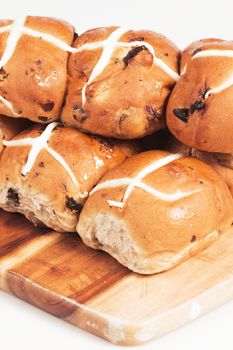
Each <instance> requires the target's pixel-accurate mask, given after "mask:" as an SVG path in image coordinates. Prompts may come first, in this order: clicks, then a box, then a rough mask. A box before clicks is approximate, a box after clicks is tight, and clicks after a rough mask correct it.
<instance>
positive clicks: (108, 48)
mask: <svg viewBox="0 0 233 350" xmlns="http://www.w3.org/2000/svg"><path fill="white" fill-rule="evenodd" d="M128 31H130V29H129V28H123V27H119V28H117V29H116V30H114V31H113V32H112V33H111V34H110V35H109V37H108V38H107V39H106V40H103V41H98V42H95V43H86V44H84V45H82V46H80V47H78V48H77V49H76V52H82V51H85V50H95V49H97V48H101V47H102V48H103V51H102V54H101V55H100V58H99V60H98V62H97V64H96V65H95V67H94V69H93V71H92V73H91V75H90V77H89V79H88V81H87V82H86V83H85V84H84V86H83V88H82V107H84V105H85V102H86V88H87V86H88V85H90V84H91V83H92V82H93V81H94V79H95V78H96V77H97V76H99V75H100V74H101V73H102V72H103V70H104V68H105V67H106V66H107V65H108V63H109V60H110V59H111V56H112V54H113V51H114V50H115V48H116V47H117V46H118V47H128V48H132V47H139V46H144V47H146V48H147V50H148V51H149V52H150V53H151V55H152V56H153V64H156V65H157V66H158V67H160V68H161V69H162V70H163V71H164V72H165V73H166V74H167V75H169V76H170V77H171V78H172V79H173V80H175V81H177V80H178V79H179V77H180V76H179V74H177V73H176V72H175V71H174V70H173V69H171V68H170V67H169V66H168V65H167V64H166V63H165V62H163V61H162V60H161V59H160V58H158V57H156V55H155V50H154V48H153V46H152V45H151V44H149V43H148V42H146V41H132V42H130V43H128V42H119V41H118V40H119V39H120V38H121V36H122V35H123V34H125V33H127V32H128Z"/></svg>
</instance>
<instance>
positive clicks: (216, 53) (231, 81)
mask: <svg viewBox="0 0 233 350" xmlns="http://www.w3.org/2000/svg"><path fill="white" fill-rule="evenodd" d="M200 57H230V58H233V50H216V49H213V50H203V51H199V52H197V53H196V54H195V55H193V56H192V58H191V59H192V60H193V59H197V58H200ZM186 70H187V64H186V65H185V67H184V69H183V70H182V72H181V75H184V74H185V73H186ZM232 85H233V73H232V74H231V75H230V77H229V78H228V79H227V80H226V81H225V82H223V83H222V84H221V85H219V86H217V87H215V88H213V89H210V90H208V91H207V92H206V94H205V99H206V98H208V97H209V96H210V95H212V94H218V93H219V92H222V91H223V90H225V89H227V88H229V87H231V86H232Z"/></svg>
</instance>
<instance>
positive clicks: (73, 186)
mask: <svg viewBox="0 0 233 350" xmlns="http://www.w3.org/2000/svg"><path fill="white" fill-rule="evenodd" d="M4 145H5V146H6V148H5V149H4V151H3V155H2V158H1V162H0V206H1V207H2V208H3V209H4V210H7V211H12V212H19V213H22V214H24V215H25V216H26V217H27V218H28V219H29V220H30V221H32V222H34V223H35V224H44V225H46V226H48V227H51V228H53V229H55V230H57V231H61V232H62V231H70V232H71V231H75V227H76V224H77V221H78V215H79V212H80V210H81V208H82V205H83V203H84V201H85V199H86V197H87V196H88V193H89V191H90V190H91V189H92V188H93V186H94V185H95V184H96V183H97V182H98V181H99V180H100V178H101V177H102V176H103V175H104V174H105V172H106V171H107V170H109V169H111V168H112V167H114V166H116V165H118V164H119V163H120V162H122V161H123V160H124V159H125V158H126V156H127V155H129V153H130V152H131V154H132V152H133V149H132V148H131V151H130V149H129V148H127V152H126V151H125V146H124V147H121V146H120V145H115V144H114V143H113V142H111V141H106V140H104V139H101V138H97V137H91V136H88V135H85V134H82V133H81V132H79V131H78V130H76V129H72V128H65V127H63V126H61V125H60V124H58V123H55V122H54V123H51V124H49V125H47V126H44V125H36V126H33V127H31V128H30V129H28V130H26V131H24V132H22V133H21V134H19V135H17V136H16V137H15V138H14V139H13V140H11V141H8V142H7V141H4Z"/></svg>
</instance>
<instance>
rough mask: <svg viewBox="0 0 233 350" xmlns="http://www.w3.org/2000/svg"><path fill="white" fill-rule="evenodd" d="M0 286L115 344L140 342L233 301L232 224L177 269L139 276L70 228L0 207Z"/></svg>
mask: <svg viewBox="0 0 233 350" xmlns="http://www.w3.org/2000/svg"><path fill="white" fill-rule="evenodd" d="M0 287H1V288H2V289H4V290H5V291H7V292H10V293H11V294H14V295H15V296H17V297H18V298H20V299H23V300H25V301H27V302H28V303H31V304H33V305H35V306H37V307H39V308H41V309H43V310H45V311H47V312H49V313H50V314H52V315H55V316H57V317H60V318H63V319H64V320H65V321H67V322H70V323H72V324H73V325H75V326H77V327H80V328H83V329H85V330H87V331H88V332H91V333H94V334H96V335H97V336H100V337H102V338H105V339H107V340H109V341H111V342H113V343H117V344H127V345H129V344H139V343H143V342H145V341H148V340H150V339H152V338H156V337H159V336H161V335H163V334H165V333H167V332H169V331H171V330H173V329H175V328H177V327H179V326H181V325H183V324H185V323H187V322H189V321H191V320H193V319H194V318H196V317H198V316H200V315H202V314H204V313H206V312H207V311H209V310H211V309H213V308H215V307H217V306H219V305H220V304H222V303H224V302H226V301H228V300H230V299H232V297H233V229H232V230H230V231H229V232H227V233H226V234H225V235H223V236H222V237H221V238H220V239H219V240H218V241H217V242H216V243H215V244H214V245H213V246H211V247H210V248H208V249H206V250H204V251H203V252H201V253H200V254H198V255H197V256H195V257H193V258H191V259H189V260H188V261H186V262H185V263H183V264H181V265H180V266H178V267H177V268H175V269H173V270H171V271H168V272H165V273H161V274H159V275H153V276H141V275H137V274H135V273H132V272H130V271H129V270H128V269H126V268H124V267H123V266H121V265H120V264H118V263H117V262H116V261H115V260H114V259H113V258H111V257H110V256H109V255H108V254H105V253H103V252H100V251H95V250H92V249H90V248H88V247H86V246H85V245H84V244H83V243H82V242H81V240H80V239H79V237H78V235H76V234H58V233H55V232H54V231H51V230H48V229H41V228H40V229H39V228H35V227H34V226H33V225H32V224H30V223H29V222H28V221H26V220H25V219H24V218H23V217H22V216H20V215H18V214H10V213H4V212H2V211H0ZM22 312H23V309H22Z"/></svg>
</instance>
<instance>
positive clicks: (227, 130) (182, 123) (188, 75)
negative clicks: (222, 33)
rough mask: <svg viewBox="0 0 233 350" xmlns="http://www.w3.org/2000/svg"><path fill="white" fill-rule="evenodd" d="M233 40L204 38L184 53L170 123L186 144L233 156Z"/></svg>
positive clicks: (168, 117)
mask: <svg viewBox="0 0 233 350" xmlns="http://www.w3.org/2000/svg"><path fill="white" fill-rule="evenodd" d="M232 71H233V41H224V40H219V39H205V40H200V41H197V42H194V43H193V44H191V45H190V46H188V48H186V50H184V52H183V55H182V59H181V78H180V80H179V81H178V82H177V84H176V86H175V88H174V89H173V91H172V94H171V96H170V99H169V102H168V108H167V124H168V127H169V129H170V131H171V132H172V133H173V135H174V136H175V137H176V138H178V139H179V140H180V141H181V142H183V143H184V144H186V145H188V146H191V147H194V148H197V149H200V150H202V151H207V152H220V153H233V118H232V115H233V99H232V94H233V76H232Z"/></svg>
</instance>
